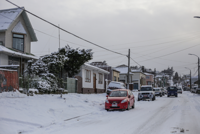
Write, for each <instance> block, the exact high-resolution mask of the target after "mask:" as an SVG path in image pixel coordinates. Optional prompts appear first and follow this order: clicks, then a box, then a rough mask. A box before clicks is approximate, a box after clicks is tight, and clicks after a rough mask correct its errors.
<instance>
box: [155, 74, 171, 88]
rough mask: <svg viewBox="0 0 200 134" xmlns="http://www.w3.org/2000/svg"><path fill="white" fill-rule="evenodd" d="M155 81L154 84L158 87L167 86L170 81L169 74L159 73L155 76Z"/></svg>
mask: <svg viewBox="0 0 200 134" xmlns="http://www.w3.org/2000/svg"><path fill="white" fill-rule="evenodd" d="M155 79H156V80H155V81H156V82H155V83H156V86H158V87H167V86H170V84H171V82H169V80H170V76H169V75H165V74H159V75H156V76H155Z"/></svg>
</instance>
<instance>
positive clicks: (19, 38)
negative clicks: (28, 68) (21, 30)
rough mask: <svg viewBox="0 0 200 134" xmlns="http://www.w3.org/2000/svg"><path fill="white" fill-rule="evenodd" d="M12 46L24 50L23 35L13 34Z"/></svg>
mask: <svg viewBox="0 0 200 134" xmlns="http://www.w3.org/2000/svg"><path fill="white" fill-rule="evenodd" d="M13 48H14V49H17V50H19V51H22V52H24V35H21V34H13Z"/></svg>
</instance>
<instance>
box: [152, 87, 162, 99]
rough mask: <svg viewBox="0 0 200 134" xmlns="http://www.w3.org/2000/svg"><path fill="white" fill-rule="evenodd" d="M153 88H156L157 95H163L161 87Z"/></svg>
mask: <svg viewBox="0 0 200 134" xmlns="http://www.w3.org/2000/svg"><path fill="white" fill-rule="evenodd" d="M153 89H154V91H155V96H160V97H162V96H163V93H162V91H161V88H159V87H156V88H153Z"/></svg>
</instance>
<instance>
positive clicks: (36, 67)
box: [25, 45, 93, 91]
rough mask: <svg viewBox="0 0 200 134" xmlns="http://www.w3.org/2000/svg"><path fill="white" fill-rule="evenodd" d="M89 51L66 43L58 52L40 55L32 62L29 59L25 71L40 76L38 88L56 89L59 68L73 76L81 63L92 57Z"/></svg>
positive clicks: (58, 79) (59, 75)
mask: <svg viewBox="0 0 200 134" xmlns="http://www.w3.org/2000/svg"><path fill="white" fill-rule="evenodd" d="M91 51H92V50H91V49H87V50H85V49H79V48H76V49H73V48H71V47H70V46H68V45H67V46H65V47H64V48H61V49H60V50H59V51H58V52H53V53H51V54H49V55H44V56H41V57H40V58H39V59H38V60H37V61H35V62H34V63H33V60H29V61H28V67H27V69H26V70H25V72H26V73H29V74H35V75H37V76H39V77H40V79H41V81H39V82H38V89H39V90H42V91H45V90H47V91H56V90H57V89H58V81H60V80H61V78H60V77H61V76H62V74H60V72H61V70H64V71H65V72H66V73H67V74H68V76H69V77H72V76H74V75H75V74H77V73H78V72H79V70H80V67H81V65H83V64H84V63H85V62H87V61H89V60H91V59H92V55H93V53H92V52H91ZM61 85H62V84H61ZM61 85H59V86H61Z"/></svg>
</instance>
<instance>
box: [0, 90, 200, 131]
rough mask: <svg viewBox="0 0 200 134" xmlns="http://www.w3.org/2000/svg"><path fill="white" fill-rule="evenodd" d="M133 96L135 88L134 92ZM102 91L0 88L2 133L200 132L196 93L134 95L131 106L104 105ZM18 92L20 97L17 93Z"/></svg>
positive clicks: (198, 101) (198, 99) (199, 97)
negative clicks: (12, 90)
mask: <svg viewBox="0 0 200 134" xmlns="http://www.w3.org/2000/svg"><path fill="white" fill-rule="evenodd" d="M134 94H135V96H137V92H134ZM105 96H106V94H66V95H63V98H60V95H35V96H29V97H28V96H22V95H20V94H18V95H16V96H14V95H12V94H9V95H8V94H6V95H5V94H2V93H1V94H0V102H1V103H0V109H1V114H0V134H18V133H20V132H21V133H22V134H55V133H56V134H66V133H68V134H80V133H84V134H102V133H104V134H112V133H115V134H133V133H134V134H170V133H177V134H179V133H181V132H180V129H181V128H183V129H184V133H186V134H197V133H199V132H200V127H199V126H200V116H199V115H200V95H197V94H191V93H190V92H184V93H183V94H180V95H179V97H178V98H175V97H171V98H168V97H166V96H164V97H157V98H156V101H153V102H152V101H140V102H137V101H136V107H135V109H131V110H129V111H109V112H107V111H106V110H104V101H105V99H106V97H105ZM18 97H20V98H18Z"/></svg>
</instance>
